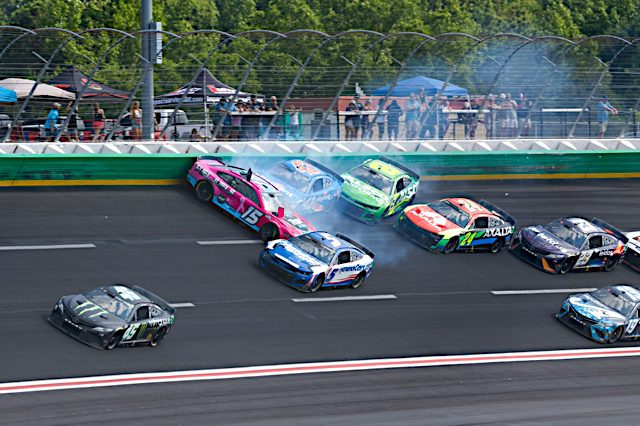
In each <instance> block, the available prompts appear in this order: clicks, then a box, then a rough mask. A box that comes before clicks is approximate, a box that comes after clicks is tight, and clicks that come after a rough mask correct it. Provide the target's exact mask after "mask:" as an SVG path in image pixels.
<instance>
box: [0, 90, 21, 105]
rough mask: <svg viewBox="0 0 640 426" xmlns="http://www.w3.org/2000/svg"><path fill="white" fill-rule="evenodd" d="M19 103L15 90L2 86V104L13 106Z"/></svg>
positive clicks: (0, 95)
mask: <svg viewBox="0 0 640 426" xmlns="http://www.w3.org/2000/svg"><path fill="white" fill-rule="evenodd" d="M17 101H18V95H17V94H16V92H14V91H13V90H9V89H5V88H4V87H1V86H0V104H12V103H15V102H17Z"/></svg>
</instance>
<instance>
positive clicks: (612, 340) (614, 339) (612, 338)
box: [609, 327, 623, 343]
mask: <svg viewBox="0 0 640 426" xmlns="http://www.w3.org/2000/svg"><path fill="white" fill-rule="evenodd" d="M622 331H623V329H622V327H618V328H616V329H615V330H613V333H611V336H609V343H615V342H617V341H618V339H620V337H622Z"/></svg>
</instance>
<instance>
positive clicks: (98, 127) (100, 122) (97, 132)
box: [91, 101, 142, 142]
mask: <svg viewBox="0 0 640 426" xmlns="http://www.w3.org/2000/svg"><path fill="white" fill-rule="evenodd" d="M134 103H137V101H134ZM131 111H133V108H132V109H131ZM138 111H139V112H140V122H142V110H141V109H139V108H138ZM104 122H105V115H104V110H103V109H102V108H100V104H98V103H95V104H93V123H92V125H91V126H92V127H93V140H92V141H91V142H96V141H97V140H98V139H99V138H100V137H101V136H102V135H103V132H104ZM131 122H132V123H133V114H131ZM138 131H141V126H139V127H138ZM136 139H140V137H137V138H136Z"/></svg>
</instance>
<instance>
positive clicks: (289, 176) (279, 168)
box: [269, 164, 309, 192]
mask: <svg viewBox="0 0 640 426" xmlns="http://www.w3.org/2000/svg"><path fill="white" fill-rule="evenodd" d="M269 173H270V174H271V175H272V176H273V177H275V178H276V179H280V180H281V181H283V182H285V183H287V184H289V185H291V186H292V187H294V188H295V189H297V190H298V191H300V192H306V191H307V188H308V187H309V178H308V177H307V176H305V175H303V174H302V173H299V172H297V171H295V170H291V169H290V168H289V167H287V166H285V165H284V164H276V165H275V166H274V167H272V168H271V169H269Z"/></svg>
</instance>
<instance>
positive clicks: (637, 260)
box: [623, 248, 640, 272]
mask: <svg viewBox="0 0 640 426" xmlns="http://www.w3.org/2000/svg"><path fill="white" fill-rule="evenodd" d="M623 262H624V263H626V264H627V265H628V266H629V267H630V268H631V269H633V270H634V271H636V272H640V254H638V252H637V251H635V250H633V249H630V248H628V249H627V251H626V253H625V255H624V260H623Z"/></svg>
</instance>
